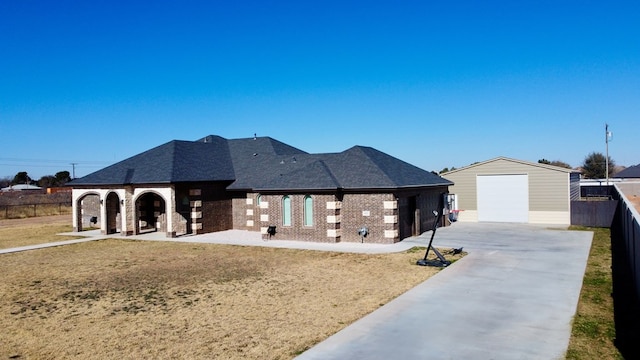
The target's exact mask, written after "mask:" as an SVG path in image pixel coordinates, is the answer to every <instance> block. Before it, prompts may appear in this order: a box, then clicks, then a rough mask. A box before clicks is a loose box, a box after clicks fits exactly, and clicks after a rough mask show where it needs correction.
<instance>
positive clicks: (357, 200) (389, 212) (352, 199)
mask: <svg viewBox="0 0 640 360" xmlns="http://www.w3.org/2000/svg"><path fill="white" fill-rule="evenodd" d="M385 202H386V203H385ZM385 204H386V208H385ZM397 215H398V213H397V205H396V201H395V197H394V196H393V194H390V193H385V194H345V195H344V197H343V199H342V210H341V218H342V221H341V224H340V226H341V228H342V241H348V242H361V241H363V239H362V237H361V236H360V235H359V234H358V229H360V228H361V227H363V226H364V227H367V229H368V230H369V234H368V235H367V236H366V237H365V238H364V242H365V243H383V244H386V243H394V242H397V241H398V238H397V235H395V232H397V223H394V222H392V219H391V218H390V217H394V216H395V217H397ZM385 216H387V218H386V221H387V222H385Z"/></svg>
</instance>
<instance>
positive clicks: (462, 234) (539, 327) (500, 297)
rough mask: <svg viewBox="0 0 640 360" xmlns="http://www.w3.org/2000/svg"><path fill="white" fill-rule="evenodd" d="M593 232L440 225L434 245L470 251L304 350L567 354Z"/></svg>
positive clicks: (303, 359) (358, 354) (305, 359)
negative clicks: (441, 227) (443, 226)
mask: <svg viewBox="0 0 640 360" xmlns="http://www.w3.org/2000/svg"><path fill="white" fill-rule="evenodd" d="M429 236H430V233H427V234H423V235H422V236H421V237H418V238H412V239H407V240H405V241H403V242H407V243H413V244H419V245H424V244H426V243H427V241H428V237H429ZM592 238H593V234H592V233H591V232H574V231H559V230H546V229H545V228H542V227H536V226H529V225H509V224H469V223H467V224H465V223H456V224H454V225H453V226H451V227H448V228H443V229H438V231H437V233H436V236H435V240H434V245H436V246H438V247H460V246H464V249H465V251H468V252H469V255H467V256H466V257H464V258H463V259H461V260H460V261H458V262H456V263H454V264H453V265H451V266H450V267H449V268H447V269H446V270H444V271H442V272H440V273H438V274H437V275H436V276H434V277H432V278H431V279H429V280H428V281H426V282H424V283H422V284H420V285H418V286H417V287H415V288H413V289H412V290H410V291H408V292H407V293H405V294H403V295H401V296H400V297H398V298H396V299H395V300H393V301H392V302H390V303H388V304H387V305H385V306H383V307H381V308H380V309H379V310H376V311H375V312H373V313H371V314H370V315H368V316H366V317H364V318H362V319H360V320H358V321H356V322H355V323H353V324H352V325H350V326H348V327H347V328H345V329H343V330H342V331H340V332H338V333H337V334H335V335H333V336H331V337H330V338H328V339H327V340H325V341H323V342H321V343H320V344H318V345H317V346H315V347H313V348H311V349H309V350H308V351H306V352H305V353H303V354H302V355H301V356H299V357H298V359H300V360H309V359H509V360H511V359H562V358H564V354H565V351H566V349H567V346H568V343H569V338H570V333H571V321H572V318H573V316H574V314H575V311H576V306H577V303H578V298H579V295H580V289H581V287H582V278H583V275H584V270H585V267H586V261H587V258H588V256H589V250H590V247H591V240H592Z"/></svg>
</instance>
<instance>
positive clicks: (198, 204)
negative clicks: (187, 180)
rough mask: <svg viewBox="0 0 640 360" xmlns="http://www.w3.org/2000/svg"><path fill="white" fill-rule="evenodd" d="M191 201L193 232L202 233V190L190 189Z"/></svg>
mask: <svg viewBox="0 0 640 360" xmlns="http://www.w3.org/2000/svg"><path fill="white" fill-rule="evenodd" d="M189 197H190V198H191V199H192V200H191V201H189V206H190V207H191V232H192V233H194V234H202V233H203V229H202V198H201V197H202V190H200V189H189Z"/></svg>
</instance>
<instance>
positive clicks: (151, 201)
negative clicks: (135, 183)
mask: <svg viewBox="0 0 640 360" xmlns="http://www.w3.org/2000/svg"><path fill="white" fill-rule="evenodd" d="M154 231H164V232H166V231H167V213H166V205H165V201H164V199H163V198H162V196H160V195H158V194H156V193H153V192H148V193H145V194H143V195H140V197H138V199H137V200H136V233H137V234H144V233H148V232H154Z"/></svg>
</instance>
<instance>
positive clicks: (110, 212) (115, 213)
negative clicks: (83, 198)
mask: <svg viewBox="0 0 640 360" xmlns="http://www.w3.org/2000/svg"><path fill="white" fill-rule="evenodd" d="M106 210H107V234H115V233H119V232H121V231H122V216H121V214H120V197H119V196H118V194H116V193H114V192H111V193H109V195H107V203H106Z"/></svg>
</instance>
